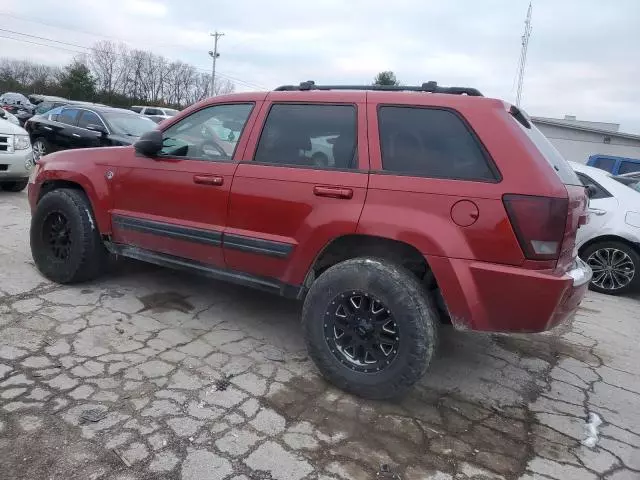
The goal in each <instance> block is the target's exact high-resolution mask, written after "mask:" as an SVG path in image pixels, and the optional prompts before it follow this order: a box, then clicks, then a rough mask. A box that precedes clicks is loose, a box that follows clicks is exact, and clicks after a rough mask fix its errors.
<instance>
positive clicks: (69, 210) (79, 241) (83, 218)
mask: <svg viewBox="0 0 640 480" xmlns="http://www.w3.org/2000/svg"><path fill="white" fill-rule="evenodd" d="M56 213H60V214H62V215H63V216H64V217H65V218H66V221H67V222H68V225H69V231H70V233H69V237H70V239H71V244H70V249H69V256H68V258H67V259H66V260H60V259H58V258H56V257H55V255H54V254H53V253H52V251H51V249H50V248H49V246H48V244H47V242H46V240H45V238H44V237H45V232H44V222H45V220H46V219H47V218H48V216H49V215H52V214H56ZM30 238H31V254H32V256H33V260H34V262H35V264H36V267H37V268H38V270H40V272H41V273H42V274H43V275H44V276H45V277H46V278H48V279H49V280H52V281H54V282H56V283H62V284H65V283H78V282H83V281H87V280H91V279H93V278H96V277H97V276H99V275H100V274H101V273H102V272H103V271H104V269H105V267H106V264H107V258H108V253H107V250H106V249H105V247H104V244H103V243H102V240H101V238H100V232H99V231H98V228H97V225H96V221H95V219H94V216H93V211H92V209H91V203H90V202H89V199H88V198H87V197H86V195H85V194H84V192H81V191H78V190H73V189H58V190H53V191H51V192H49V193H47V194H45V195H44V197H42V199H41V200H40V201H39V202H38V204H37V206H36V209H35V213H34V214H33V217H32V218H31V231H30Z"/></svg>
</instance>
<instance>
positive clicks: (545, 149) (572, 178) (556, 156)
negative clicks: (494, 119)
mask: <svg viewBox="0 0 640 480" xmlns="http://www.w3.org/2000/svg"><path fill="white" fill-rule="evenodd" d="M512 111H513V109H512ZM518 113H521V114H522V115H523V117H524V118H526V122H525V123H526V126H525V125H523V124H522V122H521V121H519V120H517V119H516V118H515V117H514V120H515V121H516V122H517V123H518V125H519V126H520V128H521V129H522V131H523V132H524V133H526V134H527V136H528V137H529V138H530V139H531V141H532V142H533V144H534V145H535V146H536V147H538V150H539V151H540V153H541V154H542V156H543V157H544V158H545V160H546V161H547V162H549V165H551V167H553V169H554V171H555V172H556V174H557V175H558V177H560V180H562V183H564V184H565V185H580V186H582V183H581V182H580V179H579V178H578V176H577V175H576V172H574V171H573V168H571V165H569V162H567V161H566V160H565V159H564V157H563V156H562V154H561V153H560V152H559V151H558V150H557V149H556V147H554V146H553V144H552V143H551V142H550V141H549V140H548V139H547V137H545V136H544V135H543V134H542V132H541V131H540V130H538V128H537V127H536V126H535V125H534V124H533V122H531V119H530V118H529V117H528V116H527V114H526V113H525V112H524V111H522V110H519V112H518ZM512 115H513V113H512Z"/></svg>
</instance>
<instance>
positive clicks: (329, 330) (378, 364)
mask: <svg viewBox="0 0 640 480" xmlns="http://www.w3.org/2000/svg"><path fill="white" fill-rule="evenodd" d="M324 331H325V339H326V341H327V345H328V346H329V349H330V350H331V352H332V353H333V355H334V356H335V357H336V359H338V360H339V361H340V362H341V363H342V364H344V365H345V366H347V367H349V368H351V369H353V370H356V371H360V372H365V373H370V372H378V371H381V370H383V369H384V368H387V367H388V366H389V365H390V364H391V362H392V361H393V360H394V359H395V357H396V355H397V352H398V347H399V342H400V332H399V329H398V325H397V324H396V322H395V319H394V317H393V315H392V314H391V312H390V311H389V309H387V308H386V306H385V305H384V304H383V303H382V302H381V301H380V300H378V299H377V298H375V297H374V296H372V295H370V294H368V293H363V292H357V291H352V292H345V293H342V294H340V295H338V296H337V297H336V298H335V299H334V300H333V302H331V304H330V305H329V307H328V308H327V311H326V313H325V324H324Z"/></svg>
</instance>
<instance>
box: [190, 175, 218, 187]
mask: <svg viewBox="0 0 640 480" xmlns="http://www.w3.org/2000/svg"><path fill="white" fill-rule="evenodd" d="M193 183H199V184H200V185H213V186H214V187H219V186H220V185H222V184H223V183H224V177H221V176H220V175H194V176H193Z"/></svg>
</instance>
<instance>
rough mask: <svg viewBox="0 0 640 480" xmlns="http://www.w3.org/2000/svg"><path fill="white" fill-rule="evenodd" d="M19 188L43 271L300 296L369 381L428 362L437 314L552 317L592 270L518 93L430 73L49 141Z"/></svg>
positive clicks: (522, 324)
mask: <svg viewBox="0 0 640 480" xmlns="http://www.w3.org/2000/svg"><path fill="white" fill-rule="evenodd" d="M29 201H30V204H31V209H32V213H33V218H32V223H31V250H32V254H33V258H34V260H35V263H36V265H37V267H38V268H39V269H40V271H41V272H42V273H43V274H44V275H45V276H46V277H47V278H49V279H51V280H53V281H55V282H59V283H71V282H78V281H82V280H87V279H90V278H94V277H96V276H97V275H98V274H99V273H100V272H101V271H102V269H103V266H104V264H105V260H106V258H107V256H108V254H109V253H113V254H118V255H122V256H125V257H132V258H136V259H139V260H144V261H147V262H152V263H156V264H159V265H165V266H168V267H174V268H179V269H183V270H190V271H193V272H197V273H201V274H205V275H208V276H211V277H214V278H218V279H223V280H229V281H232V282H236V283H241V284H244V285H248V286H253V287H258V288H261V289H264V290H268V291H271V292H276V293H279V294H281V295H285V296H288V297H293V298H297V299H301V300H302V299H303V300H304V307H303V312H302V325H303V329H304V334H305V338H306V341H307V345H308V348H309V352H310V355H311V357H312V358H313V359H314V360H315V362H316V363H317V365H318V367H319V369H320V370H321V371H322V373H323V374H324V375H325V376H326V377H327V378H328V379H329V380H330V381H332V382H333V383H334V384H336V385H338V386H339V387H341V388H343V389H345V390H348V391H351V392H354V393H356V394H359V395H362V396H365V397H370V398H384V397H391V396H394V395H398V394H401V393H402V392H404V391H406V390H407V389H408V388H409V387H410V386H411V385H412V384H414V383H415V382H416V381H417V380H418V379H419V378H420V376H421V375H422V374H423V373H424V371H425V370H426V368H427V366H428V364H429V362H430V360H431V358H432V356H433V353H434V351H435V348H436V344H437V336H438V335H437V332H438V326H439V324H440V323H442V322H451V323H452V324H453V325H454V326H455V327H456V328H458V329H471V330H482V331H493V332H538V331H541V330H546V329H549V328H551V327H553V326H554V325H557V324H558V323H559V322H562V321H563V320H565V319H566V318H567V317H569V316H570V315H571V314H572V313H573V311H574V310H575V309H576V308H577V306H578V304H579V303H580V301H581V299H582V297H583V296H584V294H585V291H586V289H587V285H588V283H589V280H590V277H591V271H590V269H589V267H588V266H586V265H585V264H584V263H583V262H582V261H581V260H580V259H579V258H578V257H577V255H576V249H575V235H576V230H577V229H578V227H579V225H581V224H582V223H584V222H585V221H586V207H587V203H588V200H587V197H586V194H585V189H584V187H583V186H582V184H581V183H580V180H579V179H578V178H577V176H576V175H575V173H574V172H573V170H572V169H571V168H570V167H569V165H568V164H567V163H566V162H565V161H564V159H563V158H562V157H561V156H560V155H559V154H558V153H557V151H556V150H555V149H554V148H553V147H552V146H551V144H550V143H549V142H548V141H547V140H546V139H545V138H544V136H543V135H542V134H541V133H540V132H539V131H538V130H537V129H536V127H535V126H533V125H532V124H531V122H530V121H529V119H528V117H527V116H526V114H525V113H524V112H522V111H521V110H519V109H518V108H516V107H515V106H512V105H509V104H508V103H505V102H503V101H500V100H496V99H491V98H485V97H483V96H482V95H481V94H480V93H479V92H478V91H477V90H475V89H472V88H457V87H449V88H447V87H439V86H437V85H436V84H435V82H429V83H426V84H423V85H422V86H418V87H407V86H402V87H371V86H369V87H357V86H320V85H315V84H314V83H313V82H305V83H302V84H301V85H300V86H295V87H294V86H285V87H280V88H278V89H276V91H273V92H268V93H240V94H234V95H226V96H220V97H215V98H210V99H207V100H204V101H202V102H200V103H198V104H196V105H193V106H191V107H190V108H188V109H186V110H185V111H183V112H181V113H180V114H178V115H176V116H175V117H173V118H171V119H169V120H167V121H165V122H163V123H162V124H161V125H160V127H159V130H155V131H152V132H148V133H147V134H145V135H143V136H142V137H141V138H140V140H139V141H138V142H137V143H136V144H135V145H134V146H131V147H115V148H114V147H112V148H96V149H85V150H71V151H65V152H59V153H54V154H52V155H49V156H47V157H44V158H43V160H42V161H41V163H40V164H39V165H38V166H37V168H36V171H35V172H34V173H33V175H32V177H31V180H30V185H29Z"/></svg>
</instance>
